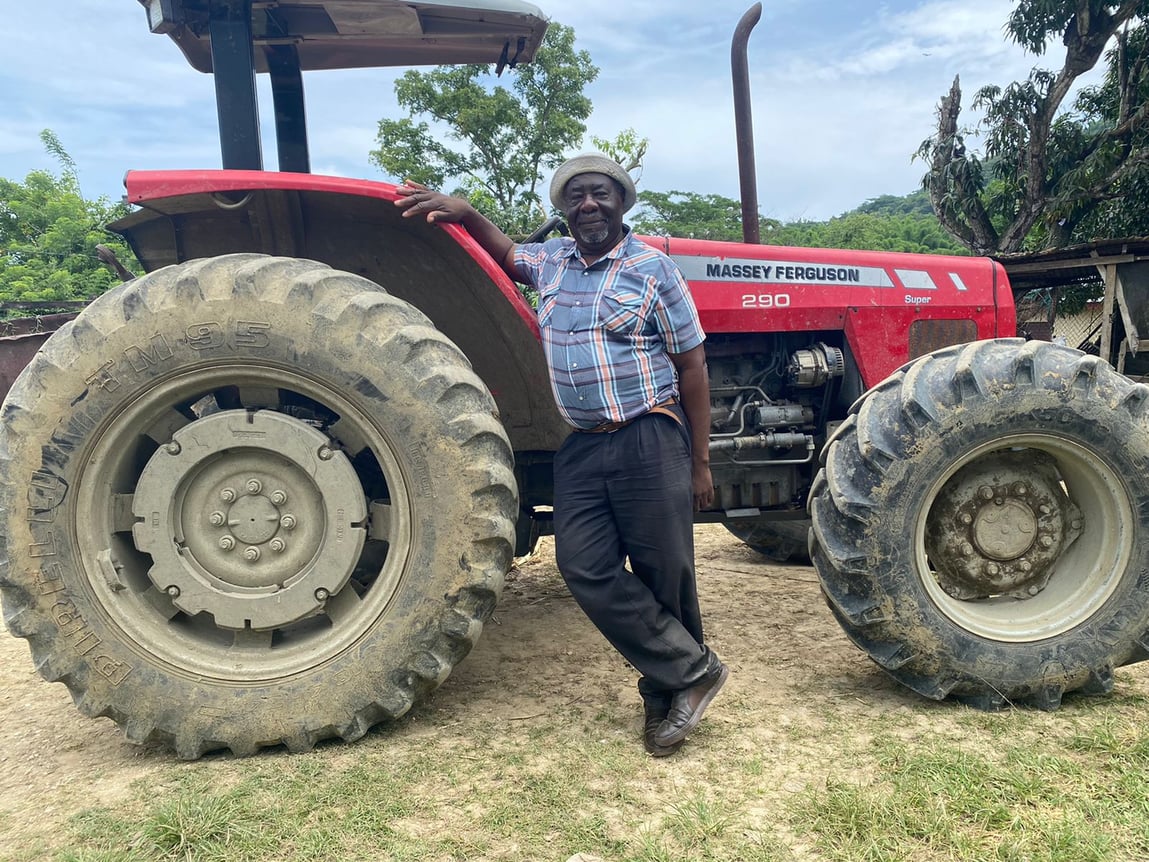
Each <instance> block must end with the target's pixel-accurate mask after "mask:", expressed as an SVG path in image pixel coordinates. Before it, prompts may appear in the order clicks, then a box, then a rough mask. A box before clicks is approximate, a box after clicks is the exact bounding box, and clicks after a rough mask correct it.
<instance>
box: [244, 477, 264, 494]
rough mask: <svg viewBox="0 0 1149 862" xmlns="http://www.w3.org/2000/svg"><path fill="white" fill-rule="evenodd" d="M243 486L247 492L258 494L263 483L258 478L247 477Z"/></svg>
mask: <svg viewBox="0 0 1149 862" xmlns="http://www.w3.org/2000/svg"><path fill="white" fill-rule="evenodd" d="M244 487H245V488H247V493H249V494H258V493H259V492H260V491H262V490H263V483H262V482H261V481H259V480H258V479H248V480H247V484H246V485H245V486H244Z"/></svg>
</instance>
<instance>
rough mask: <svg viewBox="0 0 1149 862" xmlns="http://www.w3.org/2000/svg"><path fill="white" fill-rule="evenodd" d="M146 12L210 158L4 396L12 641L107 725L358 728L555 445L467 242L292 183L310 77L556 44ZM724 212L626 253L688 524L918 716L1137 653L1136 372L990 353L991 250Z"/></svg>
mask: <svg viewBox="0 0 1149 862" xmlns="http://www.w3.org/2000/svg"><path fill="white" fill-rule="evenodd" d="M140 2H142V4H143V5H144V7H145V9H146V13H147V20H148V23H149V25H150V27H151V29H152V30H153V31H154V32H156V33H163V34H166V35H168V36H169V37H170V38H171V39H172V40H173V41H174V42H175V44H176V46H177V47H178V48H179V49H180V50H181V51H182V53H183V54H184V56H185V57H186V58H187V60H188V61H189V62H190V63H191V65H192V66H193V67H194V68H195V69H197V70H199V71H202V72H209V73H212V74H213V75H214V81H215V87H216V93H217V100H218V108H219V121H220V122H219V125H220V131H221V135H220V137H221V142H222V156H223V157H222V164H223V169H222V170H197V171H156V172H132V173H129V174H128V175H127V178H126V186H127V194H128V198H129V200H130V202H131V203H132V204H134V205H135V207H136V208H135V210H134V211H133V212H132V214H130V215H129V216H127V217H126V218H124V219H123V220H121V221H120V222H118V223H117V224H115V225H113V226H112V227H113V229H114V230H115V231H117V232H118V233H120V234H122V235H123V236H124V237H125V238H126V239H127V241H128V242H129V243H130V245H131V247H132V249H133V250H134V251H135V253H136V255H137V256H138V258H139V261H140V263H141V264H142V266H143V268H144V269H145V270H146V272H147V274H146V275H143V276H142V277H139V278H136V279H134V280H131V281H128V282H126V283H124V284H122V285H120V286H119V287H117V288H115V289H113V290H112V291H110V292H109V293H107V294H105V295H104V296H101V297H100V298H99V299H97V300H96V301H94V302H93V303H91V305H89V306H88V307H87V308H86V309H85V310H84V311H83V312H82V313H81V314H80V315H79V316H78V317H77V318H76V319H75V320H73V321H71V322H70V323H68V324H66V325H65V326H64V327H62V328H61V329H59V330H58V331H57V332H56V333H55V334H54V335H53V336H52V337H51V338H50V339H49V340H48V341H47V342H46V343H45V344H44V346H43V347H42V349H40V351H39V352H38V353H37V354H36V356H35V357H34V358H33V359H32V361H31V362H30V364H29V365H28V366H27V368H26V369H25V370H24V371H23V373H22V374H21V376H20V377H19V379H18V380H17V381H16V382H15V384H14V385H13V387H12V389H11V391H10V392H9V393H8V396H7V398H6V400H5V401H4V404H3V408H2V429H0V464H2V469H3V473H2V475H3V482H2V484H0V509H2V516H3V520H2V522H0V535H2V553H0V587H2V592H3V606H4V618H5V622H6V624H7V627H8V629H9V631H10V632H11V633H12V634H13V635H16V636H17V637H21V638H26V639H27V640H28V642H29V646H30V648H31V653H32V657H33V660H34V662H35V666H36V668H37V669H38V670H39V672H40V673H41V674H42V675H43V677H44V678H45V679H47V680H53V681H59V682H63V683H64V684H65V685H67V687H68V688H69V690H70V691H71V693H72V695H73V697H74V699H75V701H76V704H77V706H78V708H79V709H80V711H81V712H82V713H83V714H85V715H88V716H108V717H110V718H112V719H114V720H115V721H116V722H117V723H119V724H120V725H121V726H122V727H123V730H124V732H125V734H126V736H127V738H128V739H129V740H132V741H133V742H138V743H145V742H160V743H163V744H166V745H168V746H170V747H172V748H173V749H174V750H175V751H176V752H177V753H178V754H179V755H180V756H182V757H185V758H195V757H198V756H200V755H202V754H203V753H205V752H207V751H211V750H216V749H230V750H231V751H232V752H234V753H235V754H241V755H242V754H250V753H252V752H254V751H256V750H257V749H259V748H260V747H262V746H273V745H280V744H282V745H285V746H286V747H287V748H289V749H291V750H293V751H302V750H306V749H309V748H311V747H312V746H313V745H315V743H316V742H318V741H319V740H322V739H326V738H331V737H337V738H341V739H344V740H354V739H357V738H359V737H361V736H363V734H364V733H366V732H367V730H368V729H369V728H371V727H372V726H373V725H375V724H377V723H379V722H384V721H388V720H392V719H396V718H398V717H399V716H402V715H403V714H404V713H406V712H407V711H408V710H410V709H411V707H412V705H413V704H415V703H417V702H418V701H419V700H420V699H421V698H423V697H424V696H425V695H427V693H428V692H429V691H431V690H432V689H434V688H435V687H436V686H438V685H439V684H440V683H442V682H443V681H444V680H445V679H446V678H447V676H448V674H450V672H451V670H452V668H453V666H454V665H455V664H456V662H458V661H459V660H460V659H462V658H463V657H464V656H465V655H466V654H467V652H468V651H469V650H470V649H471V647H472V646H473V645H474V644H475V642H476V639H477V638H478V637H479V635H480V633H481V631H482V629H483V624H484V621H485V620H487V619H488V618H489V617H490V615H491V613H492V611H493V609H494V607H495V603H496V602H497V600H498V598H499V593H500V589H501V585H502V581H503V577H504V574H505V573H506V572H507V570H508V568H509V567H510V565H511V563H512V559H513V557H514V555H515V554H516V553H519V554H521V553H524V552H526V551H527V550H528V549H529V548H530V547H531V546H532V544H533V541H534V539H535V538H537V536H538V534H539V532H540V530H542V531H544V532H545V530H546V529H547V526H548V523H547V517H548V511H549V506H550V504H551V501H552V478H551V462H552V456H553V454H554V452H555V451H556V449H557V448H558V446H559V444H560V442H561V441H562V439H563V437H564V436H565V435H566V434H567V433H568V429H567V427H566V426H565V425H564V423H563V422H562V421H561V420H560V418H559V415H558V413H557V411H556V408H555V407H554V404H553V400H552V395H551V391H550V387H549V384H548V380H547V373H546V366H545V363H544V360H543V352H542V348H541V346H540V342H539V329H538V323H537V321H536V317H535V314H534V311H533V309H532V308H531V307H530V306H529V305H528V303H527V302H526V301H525V300H524V299H523V297H522V295H521V294H520V292H519V291H518V289H516V286H515V285H514V284H512V283H511V282H510V281H509V280H508V279H507V277H506V275H504V274H503V272H502V271H501V270H500V268H499V266H497V265H496V264H495V263H494V262H493V261H492V260H491V259H490V258H489V257H488V256H487V255H486V254H485V253H484V252H483V251H482V250H481V249H480V248H479V246H478V245H477V244H476V243H475V242H474V241H473V240H472V239H471V238H470V237H469V236H468V234H467V233H466V232H465V230H464V229H462V228H461V227H460V226H458V225H445V226H430V225H427V224H426V223H425V222H423V221H422V220H417V219H406V220H405V219H403V218H401V217H400V211H399V209H398V208H396V207H395V206H394V205H393V202H394V200H395V199H396V193H395V187H394V186H393V185H392V184H390V183H386V182H368V181H362V180H353V179H344V178H336V177H326V176H316V175H313V174H311V173H309V170H308V169H309V164H308V162H309V157H308V147H307V136H306V132H305V123H304V99H303V75H302V73H303V72H304V71H308V70H314V69H335V68H348V67H368V66H382V65H418V64H429V63H490V64H494V65H495V66H496V68H498V69H502V68H503V67H509V66H512V65H514V64H517V63H527V62H530V61H531V59H532V57H533V56H534V54H535V51H536V50H537V48H538V46H539V44H540V41H541V39H542V37H543V34H544V32H545V29H546V26H547V21H546V19H545V17H544V16H543V15H542V14H541V12H540V11H539V10H538V9H537V8H535V7H533V6H531V5H530V4H528V3H525V2H520V0H140ZM758 12H760V8H759V7H755V8H754V9H752V10H751V11H750V12H748V13H747V16H746V17H744V18H743V21H742V23H740V24H739V26H738V30H737V32H736V35H735V40H734V47H733V50H732V56H733V57H734V59H735V66H736V67H739V66H741V67H742V68H743V69H744V60H745V47H746V37H747V36H748V35H749V30H750V28H752V27H753V26H754V22H755V21H756V20H757V15H758ZM739 57H741V58H742V59H741V61H739ZM257 73H261V74H267V75H268V76H269V77H270V82H271V88H272V91H273V93H274V97H275V119H276V129H277V145H278V158H279V165H278V167H279V170H278V171H265V170H263V164H262V154H261V146H260V136H259V121H258V116H259V114H258V110H257V105H256V87H255V79H256V75H257ZM735 79H736V81H735V90H736V95H737V94H739V93H740V94H742V97H744V96H745V94H746V93H747V92H748V91H747V90H746V88H745V86H744V81H743V82H741V83H740V82H739V76H738V74H737V72H736V75H735ZM736 101H739V102H740V104H741V101H742V99H741V98H739V99H738V100H736ZM738 117H739V127H740V128H741V129H743V134H742V138H741V140H740V143H741V144H742V145H743V147H742V149H743V150H744V151H752V150H751V148H750V147H748V146H745V144H746V139H747V135H746V133H745V130H746V128H747V126H746V125H745V121H746V112H745V110H744V108H740V110H739V113H738ZM742 161H743V164H744V173H743V188H744V190H745V189H746V188H747V186H748V185H749V186H750V191H751V192H752V188H753V179H752V171H751V172H750V174H749V175H750V182H749V183H747V180H746V177H747V173H746V172H745V159H744V160H742ZM744 194H745V193H744ZM743 204H744V211H746V212H748V213H749V216H748V218H746V219H745V222H746V224H747V230H748V235H747V241H746V242H743V243H730V242H713V241H703V240H692V239H675V238H664V237H650V238H648V241H649V242H650V243H651V244H652V245H654V246H655V247H657V248H659V249H661V250H662V251H664V252H666V253H667V254H668V255H670V256H671V257H672V258H673V259H674V260H675V261H676V262H677V263H678V265H679V266H680V267H681V268H682V270H683V272H684V273H685V275H686V278H687V279H688V281H689V283H690V286H691V290H692V293H693V296H694V300H695V302H696V304H697V306H698V309H699V312H700V315H701V319H702V323H703V326H704V328H705V330H706V332H707V333H708V338H707V341H706V351H707V357H708V361H709V369H710V390H711V396H712V409H711V427H710V441H711V442H710V447H711V453H712V454H711V465H712V471H713V476H714V482H715V488H716V495H715V501H714V505H713V508H712V509H711V510H710V511H706V512H702V513H700V514H699V519H700V520H703V521H711V522H714V521H719V522H721V523H723V524H725V525H726V526H727V527H728V528H729V529H730V530H731V531H732V532H733V533H735V534H736V535H738V536H741V537H743V538H745V539H747V540H748V541H749V542H750V543H752V544H754V545H756V546H757V547H760V548H762V549H763V550H765V551H768V552H770V553H773V554H774V555H776V556H783V557H784V556H787V555H790V554H799V555H800V556H805V557H807V558H808V559H810V560H812V562H813V563H814V565H815V566H816V567H817V571H818V574H819V577H820V578H821V583H822V588H823V591H824V593H825V597H826V600H827V602H828V604H829V607H830V609H831V610H832V612H833V614H834V615H835V617H836V618H837V619H838V621H839V622H840V623H841V625H842V627H843V628H844V629H845V631H846V633H847V635H848V636H849V637H850V638H851V639H852V640H853V641H854V642H855V643H856V644H857V645H858V646H859V647H860V648H862V649H863V650H865V651H866V652H867V653H868V654H869V656H870V657H871V658H872V659H873V660H874V661H875V662H876V663H877V664H879V665H880V666H881V667H882V668H883V669H884V670H886V671H887V672H888V673H889V674H890V675H892V676H893V677H894V678H895V679H897V680H898V681H900V682H901V683H903V684H905V685H906V686H908V687H910V688H911V689H913V690H914V691H916V692H919V693H921V694H922V695H925V696H926V697H929V698H935V699H939V700H940V699H942V698H945V697H947V696H951V697H953V698H956V699H958V700H960V701H963V702H966V703H969V704H973V705H975V706H978V707H983V708H995V707H1002V706H1005V705H1008V704H1029V705H1035V706H1037V707H1040V708H1043V709H1053V708H1056V707H1057V706H1058V705H1059V703H1060V702H1061V699H1062V696H1063V695H1064V694H1066V693H1067V692H1072V691H1079V692H1086V693H1096V692H1106V691H1109V690H1110V689H1111V687H1112V686H1113V672H1114V668H1116V667H1118V666H1120V665H1123V664H1126V663H1129V662H1134V661H1139V660H1141V659H1144V658H1146V656H1147V655H1149V635H1147V633H1146V632H1147V630H1149V481H1146V476H1147V475H1149V417H1147V412H1149V388H1146V386H1144V385H1142V384H1139V383H1134V382H1132V381H1130V380H1129V379H1126V378H1125V377H1122V376H1120V375H1118V374H1117V373H1116V372H1115V371H1113V370H1112V369H1111V368H1110V367H1109V366H1108V365H1107V364H1105V363H1104V362H1102V361H1101V360H1099V359H1098V358H1096V357H1093V356H1088V355H1085V354H1083V353H1080V352H1077V351H1075V350H1072V349H1069V348H1066V347H1062V346H1059V345H1056V344H1052V343H1049V342H1042V341H1024V340H1021V339H1016V338H1013V337H1012V336H1013V335H1014V332H1015V318H1014V306H1013V300H1012V297H1011V293H1010V286H1009V284H1008V282H1007V279H1006V276H1005V272H1004V270H1003V269H1002V267H1001V266H1000V265H999V264H997V263H995V262H993V261H991V260H988V259H984V258H972V257H945V256H924V255H909V254H890V253H876V252H857V251H836V250H826V249H806V248H802V249H798V248H782V247H777V246H769V245H761V244H759V243H758V242H757V238H756V234H755V231H756V222H757V203H756V201H752V202H750V203H749V206H747V201H746V200H744V202H743ZM634 325H635V326H641V325H643V321H642V320H641V319H640V318H639V317H638V316H636V317H635V320H634ZM807 534H808V539H807ZM795 537H799V539H798V541H797V542H795Z"/></svg>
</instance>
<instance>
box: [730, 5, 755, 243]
mask: <svg viewBox="0 0 1149 862" xmlns="http://www.w3.org/2000/svg"><path fill="white" fill-rule="evenodd" d="M761 17H762V4H761V3H755V4H754V5H753V6H751V7H750V8H749V9H747V10H746V12H745V14H744V15H743V16H742V20H740V21H739V22H738V26H737V27H736V28H735V30H734V38H733V40H732V41H731V45H730V67H731V72H732V78H733V80H734V135H735V137H736V138H737V139H738V176H739V178H740V179H739V183H740V186H741V192H742V240H743V242H746V243H750V244H753V245H757V244H758V243H759V242H760V241H761V236H760V233H759V229H758V172H757V171H756V170H755V167H754V123H753V121H752V119H751V113H752V112H751V106H750V65H749V63H748V61H747V59H746V50H747V43H748V42H749V41H750V31H751V30H753V29H754V25H755V24H757V23H758V20H759V19H760V18H761Z"/></svg>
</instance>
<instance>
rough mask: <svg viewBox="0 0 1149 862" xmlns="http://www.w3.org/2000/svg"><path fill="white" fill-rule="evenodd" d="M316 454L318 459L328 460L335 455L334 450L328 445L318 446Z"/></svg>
mask: <svg viewBox="0 0 1149 862" xmlns="http://www.w3.org/2000/svg"><path fill="white" fill-rule="evenodd" d="M318 454H319V460H320V461H330V460H331V459H332V458H334V457H335V452H334V451H332V449H331V447H330V446H320V447H319V453H318Z"/></svg>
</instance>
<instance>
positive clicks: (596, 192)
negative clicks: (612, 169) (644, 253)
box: [563, 174, 622, 255]
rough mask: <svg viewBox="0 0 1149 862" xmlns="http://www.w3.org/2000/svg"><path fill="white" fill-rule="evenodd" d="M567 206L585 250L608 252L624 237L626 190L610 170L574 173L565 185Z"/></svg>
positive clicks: (577, 241) (581, 248) (578, 241)
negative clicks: (613, 178)
mask: <svg viewBox="0 0 1149 862" xmlns="http://www.w3.org/2000/svg"><path fill="white" fill-rule="evenodd" d="M563 209H564V211H565V212H566V217H567V224H568V225H570V229H571V236H572V237H574V241H575V244H576V245H578V248H579V251H581V252H583V253H584V254H587V253H589V254H593V255H602V254H605V253H606V252H608V251H610V250H611V249H612V248H614V247H615V246H616V245H617V244H618V241H619V239H620V238H621V237H622V192H621V191H620V190H619V187H618V184H617V183H616V182H615V181H614V180H612V179H611V178H610V177H608V176H607V175H606V174H579V175H578V176H576V177H572V178H571V180H570V182H568V183H567V184H566V188H565V189H563Z"/></svg>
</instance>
